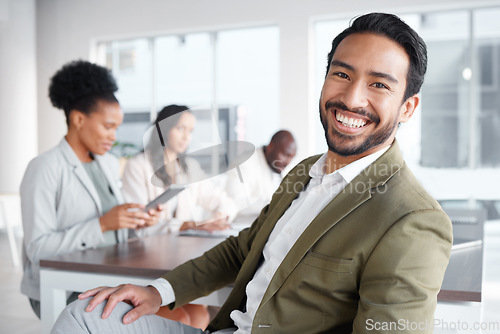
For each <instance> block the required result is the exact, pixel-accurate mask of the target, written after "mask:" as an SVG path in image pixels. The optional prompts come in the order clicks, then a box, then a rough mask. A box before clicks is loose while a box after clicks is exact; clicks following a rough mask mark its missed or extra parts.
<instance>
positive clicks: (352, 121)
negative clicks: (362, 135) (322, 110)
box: [335, 113, 366, 128]
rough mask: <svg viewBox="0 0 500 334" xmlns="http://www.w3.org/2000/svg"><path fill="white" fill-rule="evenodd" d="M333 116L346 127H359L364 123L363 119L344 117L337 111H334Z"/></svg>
mask: <svg viewBox="0 0 500 334" xmlns="http://www.w3.org/2000/svg"><path fill="white" fill-rule="evenodd" d="M335 118H337V121H339V122H340V123H342V125H343V126H347V127H348V128H360V127H362V126H365V124H366V122H365V121H363V120H361V119H359V118H350V117H344V116H342V115H340V114H339V113H336V116H335Z"/></svg>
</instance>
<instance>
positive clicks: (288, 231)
mask: <svg viewBox="0 0 500 334" xmlns="http://www.w3.org/2000/svg"><path fill="white" fill-rule="evenodd" d="M285 233H286V234H288V235H290V234H292V228H291V227H288V228H287V229H286V230H285Z"/></svg>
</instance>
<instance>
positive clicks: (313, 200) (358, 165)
mask: <svg viewBox="0 0 500 334" xmlns="http://www.w3.org/2000/svg"><path fill="white" fill-rule="evenodd" d="M388 148H389V147H386V148H384V149H382V150H380V151H377V152H375V153H373V154H371V155H368V156H366V157H364V158H361V159H359V160H356V161H354V162H352V163H350V164H349V165H347V166H344V167H342V168H341V169H338V170H336V171H335V172H332V173H330V174H325V168H324V167H325V164H326V157H327V154H326V153H325V154H324V155H323V156H322V157H321V158H319V159H318V161H316V163H315V164H314V165H313V166H312V168H311V170H310V171H309V175H310V176H311V180H310V182H309V183H308V185H307V187H306V188H305V189H304V190H303V191H302V192H301V193H300V195H299V197H298V198H296V199H295V200H294V201H293V202H292V204H291V205H290V208H289V209H288V210H287V211H286V212H285V213H284V214H283V216H281V218H280V219H279V220H278V222H277V223H276V225H275V227H274V229H273V231H272V232H271V235H270V236H269V239H268V241H267V243H266V245H265V246H264V250H263V252H262V253H263V256H264V261H263V262H262V265H261V266H260V267H259V269H257V271H256V273H255V275H254V277H253V279H252V280H251V281H250V282H249V283H248V284H247V287H246V294H247V303H246V311H245V312H242V311H239V310H234V311H233V312H231V314H230V316H231V319H232V320H233V321H234V323H235V325H236V327H237V328H238V329H237V330H236V332H235V333H237V334H244V333H250V332H251V329H252V322H253V319H254V316H255V312H256V311H257V309H258V307H259V305H260V302H261V301H262V297H263V296H264V294H265V292H266V290H267V288H268V286H269V283H270V282H271V279H272V278H273V276H274V274H275V273H276V270H277V269H278V267H279V266H280V264H281V262H282V261H283V259H284V258H285V257H286V255H287V254H288V252H289V251H290V249H291V248H292V247H293V245H294V244H295V243H296V242H297V240H298V239H299V237H300V236H301V235H302V233H303V232H304V230H305V229H306V228H307V226H309V224H310V223H311V222H312V221H313V219H314V218H315V217H316V216H317V215H318V214H319V213H320V212H321V210H323V209H324V208H325V207H326V205H327V204H328V203H330V201H331V200H332V199H333V198H335V196H337V195H338V194H339V193H340V192H341V191H342V190H343V189H344V188H345V187H346V186H347V185H348V184H349V182H351V181H352V180H353V179H354V178H355V177H356V176H357V175H358V174H359V173H361V171H362V170H363V169H365V168H366V167H368V166H369V165H371V164H372V163H373V162H374V161H375V160H377V159H378V158H379V157H380V156H381V155H382V154H383V153H384V152H385V151H387V149H388ZM151 285H152V286H154V287H155V288H156V289H157V290H158V291H159V293H160V295H161V297H162V305H168V304H170V303H172V302H173V301H175V295H174V293H173V288H172V286H171V285H170V283H168V282H167V281H166V280H165V279H163V278H160V279H157V280H155V281H154V282H153V283H152V284H151Z"/></svg>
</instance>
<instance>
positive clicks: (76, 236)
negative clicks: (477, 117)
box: [20, 158, 103, 263]
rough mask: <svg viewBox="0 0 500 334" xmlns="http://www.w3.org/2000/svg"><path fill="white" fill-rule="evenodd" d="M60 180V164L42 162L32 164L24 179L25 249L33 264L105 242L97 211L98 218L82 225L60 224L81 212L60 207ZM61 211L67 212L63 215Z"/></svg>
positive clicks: (22, 191)
mask: <svg viewBox="0 0 500 334" xmlns="http://www.w3.org/2000/svg"><path fill="white" fill-rule="evenodd" d="M61 178H62V176H61V173H60V169H58V163H57V162H54V161H49V159H40V158H37V159H35V160H33V161H31V162H30V164H29V165H28V168H27V169H26V172H25V175H24V177H23V181H22V183H21V188H20V195H21V213H22V220H23V231H24V245H25V250H26V256H27V257H28V259H29V260H30V261H31V262H32V263H38V261H39V260H40V258H44V257H47V256H52V255H56V254H61V253H66V252H70V251H74V250H82V249H87V248H90V247H95V246H97V245H98V244H99V243H101V242H102V241H103V234H102V231H101V226H100V223H99V215H98V213H97V209H96V214H95V218H92V219H89V220H80V221H79V220H78V217H74V219H75V222H74V224H68V225H67V226H68V227H67V228H63V227H62V226H61V223H60V221H59V220H60V219H66V218H67V217H68V216H69V213H68V212H69V210H72V212H73V214H74V215H76V216H78V208H68V207H64V203H61V202H62V201H64V198H63V197H64V196H61V189H62V188H63V186H62V183H63V181H62V180H61ZM66 191H71V190H69V189H66ZM75 209H76V211H75ZM58 210H67V211H68V212H66V214H64V213H62V214H61V213H58ZM61 217H65V218H61Z"/></svg>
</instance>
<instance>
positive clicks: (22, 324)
mask: <svg viewBox="0 0 500 334" xmlns="http://www.w3.org/2000/svg"><path fill="white" fill-rule="evenodd" d="M484 242H485V259H484V261H485V262H484V266H485V269H484V272H483V305H482V308H483V311H482V321H483V322H497V323H500V265H498V264H499V263H500V221H495V222H491V223H487V224H486V225H485V241H484ZM20 244H21V240H18V245H20ZM21 277H22V272H21V269H20V268H17V269H16V268H14V267H13V266H12V259H11V255H10V249H9V242H8V239H7V235H6V233H5V232H2V233H0V296H1V299H0V333H16V334H35V333H36V334H38V333H40V328H41V326H40V320H38V318H37V317H36V316H35V315H34V313H33V311H32V310H31V307H30V305H29V302H28V299H27V298H26V297H25V296H24V295H22V294H21V292H20V291H19V289H20V288H19V286H20V281H21ZM445 332H446V333H461V332H458V331H439V330H437V331H436V333H445ZM483 333H488V334H489V333H500V330H499V331H496V330H495V331H485V332H483Z"/></svg>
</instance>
